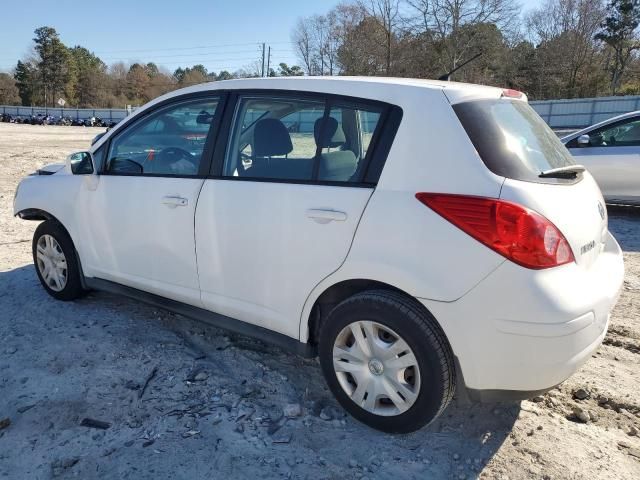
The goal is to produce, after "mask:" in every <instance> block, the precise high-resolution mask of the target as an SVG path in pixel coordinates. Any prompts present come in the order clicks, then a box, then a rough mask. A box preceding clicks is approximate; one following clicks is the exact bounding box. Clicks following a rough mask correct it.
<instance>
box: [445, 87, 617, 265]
mask: <svg viewBox="0 0 640 480" xmlns="http://www.w3.org/2000/svg"><path fill="white" fill-rule="evenodd" d="M453 108H454V110H455V112H456V114H457V115H458V118H459V119H460V121H461V122H462V124H463V126H464V127H465V130H466V131H467V133H468V134H469V137H470V138H471V141H472V142H473V144H474V146H475V147H476V150H477V151H478V153H479V155H480V157H481V158H482V160H483V161H484V163H485V164H486V165H487V167H488V168H489V169H490V170H491V171H493V173H495V174H497V175H500V176H503V177H505V181H504V184H503V186H502V190H501V193H500V198H501V199H504V200H509V201H512V202H515V203H518V204H521V205H523V206H526V207H528V208H531V209H532V210H535V211H536V212H538V213H540V214H542V215H543V216H545V217H546V218H547V219H549V220H550V221H551V222H552V223H553V224H554V225H555V226H556V227H558V228H559V229H560V231H561V232H562V233H563V235H564V236H565V237H566V239H567V241H568V242H569V244H570V246H571V249H572V251H573V254H574V256H575V259H576V263H577V264H578V265H581V266H583V267H584V268H589V267H590V266H591V265H592V264H593V263H594V262H595V261H596V259H597V258H598V255H599V254H600V252H601V251H602V249H603V247H604V242H605V240H606V233H607V215H606V210H605V207H604V200H603V198H602V195H601V193H600V189H599V188H598V185H597V184H596V182H595V181H594V180H593V178H592V176H591V175H590V174H589V173H588V172H584V173H579V174H574V175H568V176H567V175H564V176H563V175H558V176H555V177H549V176H545V175H543V176H541V174H542V172H545V171H549V170H552V169H557V168H562V167H569V168H570V167H571V166H572V165H575V162H574V159H573V157H572V156H571V154H570V153H569V151H568V150H567V149H566V148H565V146H564V145H563V144H562V142H561V141H560V140H559V139H558V137H557V136H556V135H555V134H554V133H553V131H552V130H551V129H550V128H549V127H548V126H547V124H546V123H545V122H544V121H543V120H542V119H541V118H540V117H539V116H538V114H537V113H535V111H534V110H533V109H532V108H531V107H530V106H529V105H528V104H527V102H526V101H523V100H517V99H509V98H492V99H482V100H475V101H468V102H463V103H458V104H456V105H454V106H453ZM550 247H551V248H552V246H550Z"/></svg>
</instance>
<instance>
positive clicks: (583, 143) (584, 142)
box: [578, 135, 591, 147]
mask: <svg viewBox="0 0 640 480" xmlns="http://www.w3.org/2000/svg"><path fill="white" fill-rule="evenodd" d="M589 145H591V137H589V135H580V136H579V137H578V146H579V147H588V146H589Z"/></svg>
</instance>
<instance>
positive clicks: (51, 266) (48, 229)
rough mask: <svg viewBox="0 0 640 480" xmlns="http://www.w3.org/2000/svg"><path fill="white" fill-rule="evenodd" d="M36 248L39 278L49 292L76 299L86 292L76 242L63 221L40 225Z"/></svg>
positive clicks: (35, 256) (59, 297)
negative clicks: (83, 286)
mask: <svg viewBox="0 0 640 480" xmlns="http://www.w3.org/2000/svg"><path fill="white" fill-rule="evenodd" d="M32 251H33V263H34V265H35V267H36V272H37V274H38V278H39V279H40V283H42V286H43V287H44V288H45V290H46V291H47V293H48V294H49V295H51V296H52V297H54V298H56V299H58V300H75V299H76V298H79V297H81V296H82V295H83V294H84V293H85V290H84V289H83V288H82V283H81V278H80V268H79V266H78V261H77V258H76V254H75V248H74V246H73V242H72V241H71V238H70V237H69V234H68V233H67V231H66V230H65V229H64V228H63V227H62V225H60V224H59V223H58V222H56V221H54V220H47V221H45V222H42V223H41V224H40V225H38V228H36V231H35V233H34V234H33V244H32Z"/></svg>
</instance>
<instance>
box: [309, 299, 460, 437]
mask: <svg viewBox="0 0 640 480" xmlns="http://www.w3.org/2000/svg"><path fill="white" fill-rule="evenodd" d="M359 320H369V321H373V322H376V323H379V324H381V325H383V326H386V327H388V328H390V329H392V330H393V331H394V332H396V333H397V334H398V335H399V336H400V337H402V339H403V340H404V341H405V342H406V343H407V344H408V345H409V347H410V348H411V350H412V351H413V353H414V355H415V358H416V360H417V364H418V367H419V369H420V378H421V382H420V388H419V392H418V396H417V398H416V400H415V403H414V404H413V405H412V406H411V407H410V408H409V409H408V410H406V411H405V412H403V413H400V414H397V415H393V416H383V415H377V414H374V413H372V412H369V411H367V410H365V409H364V408H362V407H361V406H360V405H358V404H356V403H355V402H354V401H353V400H352V399H351V398H350V396H349V395H348V394H347V393H346V392H345V391H344V389H343V388H342V386H341V385H340V382H339V380H338V378H337V375H336V372H335V370H334V366H333V346H334V342H335V340H336V338H337V336H338V335H339V334H340V332H341V331H342V329H343V328H344V327H346V326H347V325H349V324H350V323H353V322H354V321H359ZM318 347H319V348H318V350H319V356H320V365H321V367H322V372H323V374H324V377H325V379H326V381H327V384H328V385H329V388H330V389H331V391H332V392H333V394H334V395H335V397H336V398H337V400H338V401H339V402H340V404H341V405H342V406H343V407H344V408H345V410H347V412H349V413H350V414H351V415H352V416H353V417H355V418H356V419H358V420H360V421H361V422H363V423H364V424H366V425H368V426H370V427H372V428H375V429H377V430H382V431H384V432H388V433H408V432H413V431H415V430H418V429H420V428H422V427H424V426H425V425H427V424H429V423H430V422H431V421H433V420H434V419H435V418H436V417H438V416H439V415H440V414H441V413H442V412H443V411H444V410H445V408H446V407H447V405H449V402H451V399H452V398H453V394H454V393H455V385H456V381H455V364H454V361H453V354H452V353H451V348H450V346H449V342H448V341H447V339H446V337H445V335H444V333H443V332H442V330H441V328H440V326H439V325H438V323H437V322H436V320H435V318H434V317H433V316H432V315H431V314H430V313H429V312H427V311H426V309H425V308H424V307H423V306H422V305H420V304H419V303H418V302H417V301H416V300H415V299H413V298H410V297H408V296H406V295H404V294H402V293H400V292H395V291H388V290H373V291H367V292H362V293H358V294H356V295H354V296H352V297H350V298H348V299H346V300H344V301H343V302H342V303H340V304H338V305H337V306H336V307H335V308H334V309H333V310H332V311H331V312H330V313H329V316H328V318H327V319H326V321H325V322H324V323H323V324H322V327H321V330H320V337H319V346H318Z"/></svg>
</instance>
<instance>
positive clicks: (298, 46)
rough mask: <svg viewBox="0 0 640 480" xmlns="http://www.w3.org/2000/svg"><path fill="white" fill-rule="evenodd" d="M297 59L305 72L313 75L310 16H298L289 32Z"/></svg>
mask: <svg viewBox="0 0 640 480" xmlns="http://www.w3.org/2000/svg"><path fill="white" fill-rule="evenodd" d="M291 40H292V42H293V44H294V47H295V50H296V54H297V56H298V59H299V60H300V61H301V62H302V64H303V65H304V69H305V70H306V72H307V74H309V75H313V73H314V72H313V56H314V52H313V48H314V45H313V41H314V38H313V25H312V19H311V18H300V19H298V22H297V23H296V26H295V27H294V29H293V32H292V33H291Z"/></svg>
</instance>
